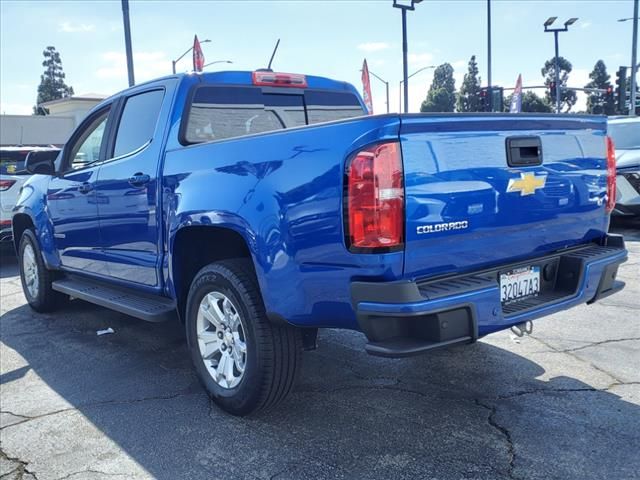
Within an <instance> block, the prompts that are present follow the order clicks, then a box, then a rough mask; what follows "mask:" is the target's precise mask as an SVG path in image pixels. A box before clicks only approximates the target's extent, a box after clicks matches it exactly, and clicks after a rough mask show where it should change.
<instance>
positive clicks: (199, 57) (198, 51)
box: [193, 35, 204, 72]
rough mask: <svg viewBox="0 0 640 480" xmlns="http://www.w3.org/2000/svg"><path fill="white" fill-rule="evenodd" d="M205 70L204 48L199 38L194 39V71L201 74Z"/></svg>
mask: <svg viewBox="0 0 640 480" xmlns="http://www.w3.org/2000/svg"><path fill="white" fill-rule="evenodd" d="M203 68H204V53H202V47H200V41H199V40H198V36H197V35H196V36H194V37H193V71H194V72H201V71H202V69H203Z"/></svg>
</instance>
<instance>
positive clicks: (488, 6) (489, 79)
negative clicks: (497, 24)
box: [487, 0, 493, 111]
mask: <svg viewBox="0 0 640 480" xmlns="http://www.w3.org/2000/svg"><path fill="white" fill-rule="evenodd" d="M487 86H488V87H489V102H491V0H487ZM492 111H493V110H492Z"/></svg>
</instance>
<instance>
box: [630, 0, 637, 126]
mask: <svg viewBox="0 0 640 480" xmlns="http://www.w3.org/2000/svg"><path fill="white" fill-rule="evenodd" d="M637 75H638V0H635V1H634V2H633V44H632V45H631V95H630V97H631V105H629V115H635V114H636V85H637V80H636V77H637Z"/></svg>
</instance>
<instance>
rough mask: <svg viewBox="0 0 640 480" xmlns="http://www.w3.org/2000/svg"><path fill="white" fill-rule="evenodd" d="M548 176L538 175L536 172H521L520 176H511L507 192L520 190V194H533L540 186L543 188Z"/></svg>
mask: <svg viewBox="0 0 640 480" xmlns="http://www.w3.org/2000/svg"><path fill="white" fill-rule="evenodd" d="M546 182H547V176H546V175H541V176H539V177H537V176H536V174H535V173H521V174H520V178H511V179H510V180H509V185H507V193H510V192H520V196H522V197H524V196H525V195H533V194H534V193H536V190H537V189H538V188H543V187H544V184H545V183H546Z"/></svg>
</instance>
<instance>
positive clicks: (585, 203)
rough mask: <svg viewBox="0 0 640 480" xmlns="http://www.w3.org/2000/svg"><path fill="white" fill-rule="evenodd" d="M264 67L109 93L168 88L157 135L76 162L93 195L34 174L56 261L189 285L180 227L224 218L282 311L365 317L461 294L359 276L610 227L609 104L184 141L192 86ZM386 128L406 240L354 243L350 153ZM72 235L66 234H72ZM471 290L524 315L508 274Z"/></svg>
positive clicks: (151, 282)
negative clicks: (381, 286)
mask: <svg viewBox="0 0 640 480" xmlns="http://www.w3.org/2000/svg"><path fill="white" fill-rule="evenodd" d="M251 81H252V80H251V72H219V73H212V74H190V75H178V76H173V77H167V78H164V79H160V80H156V81H154V82H150V83H148V84H145V85H141V86H136V87H135V88H134V89H132V90H128V91H125V92H122V93H121V94H118V95H116V96H115V97H113V98H111V99H108V100H107V101H106V102H105V103H111V104H113V105H118V102H120V101H123V100H122V99H123V98H125V97H126V96H128V95H132V94H134V93H136V92H140V91H144V90H145V89H153V88H163V89H165V90H166V95H165V100H164V103H163V106H162V110H161V113H160V119H159V121H158V126H157V128H156V131H155V135H154V139H153V142H151V144H150V145H149V146H148V147H147V148H146V150H144V151H142V152H140V153H137V154H136V155H132V156H131V157H129V158H127V157H125V158H122V159H118V160H115V161H105V162H104V163H102V164H100V165H98V166H97V167H95V171H93V170H91V171H89V170H88V169H85V170H81V171H79V172H78V173H76V174H75V175H80V176H82V175H84V176H85V177H87V176H88V177H87V178H90V179H91V181H93V179H95V180H96V191H95V193H92V194H91V196H90V197H86V196H84V197H81V200H78V199H77V198H78V195H77V192H75V191H74V185H76V183H77V182H76V180H77V179H68V178H66V179H65V178H59V177H46V176H34V177H33V178H32V179H31V180H29V181H28V182H27V184H26V185H25V187H24V188H23V191H22V194H21V197H20V200H19V202H18V205H17V207H16V210H15V214H17V215H27V216H29V217H30V218H31V220H32V222H33V223H34V225H35V228H36V230H37V233H38V239H39V241H40V247H41V249H42V251H43V255H44V257H45V260H46V262H47V264H48V265H49V266H50V267H51V268H55V269H61V270H63V271H84V272H85V273H86V274H90V275H94V276H97V277H98V278H101V279H103V280H106V281H110V282H113V283H117V284H119V285H124V286H126V287H128V288H131V289H137V290H140V291H145V292H152V293H156V294H158V295H163V296H166V297H170V298H176V297H177V295H178V292H179V290H180V289H179V285H176V281H179V279H176V275H175V270H176V266H178V265H180V264H181V262H183V261H184V258H182V257H181V256H183V255H186V254H188V252H176V251H175V250H174V246H175V243H176V236H177V235H178V233H179V232H180V231H181V229H183V228H187V227H193V226H201V227H217V228H225V229H229V230H232V231H234V232H237V233H238V234H239V235H240V237H241V238H243V239H244V242H245V243H246V245H247V247H248V249H249V251H250V253H251V257H252V260H253V263H254V266H255V270H256V274H257V278H258V281H259V284H260V288H261V291H262V296H263V299H264V303H265V307H266V310H267V312H268V313H269V314H270V315H272V316H274V317H278V318H282V319H285V320H286V321H287V322H289V323H291V324H293V325H298V326H309V327H337V328H348V329H359V328H360V327H359V324H358V320H357V312H356V310H357V309H358V308H359V309H361V310H362V311H363V312H368V313H372V312H376V311H380V312H386V313H389V312H391V313H393V311H394V310H393V309H396V310H397V311H398V312H400V313H402V312H404V313H406V312H419V311H422V310H424V309H432V308H436V307H437V308H439V307H441V306H442V307H446V306H447V305H449V304H451V305H453V304H455V303H456V302H459V301H460V300H461V299H460V298H449V299H447V298H444V299H438V300H436V302H437V305H436V304H434V303H433V301H428V300H425V301H424V302H413V303H395V304H393V303H392V304H389V303H388V302H386V303H385V302H381V303H376V302H364V303H360V304H359V305H357V306H354V305H353V303H352V298H351V284H352V282H354V281H367V282H392V281H398V280H406V281H418V280H424V279H427V278H431V277H434V276H443V275H449V274H454V273H455V274H459V273H467V272H473V271H476V270H480V269H483V268H488V267H494V266H498V265H502V264H507V263H510V262H515V261H520V260H525V259H527V258H533V257H536V256H541V255H544V254H546V253H549V252H554V251H557V250H561V249H564V248H568V247H573V246H577V245H582V244H587V243H590V242H599V241H602V240H603V239H604V238H605V236H606V232H607V229H608V222H609V216H608V214H607V213H606V212H605V208H604V199H605V196H606V159H605V148H604V135H605V129H606V124H605V119H604V118H598V117H582V116H550V115H548V116H533V115H518V116H514V115H511V116H506V115H455V116H454V115H378V116H363V117H358V118H353V119H348V120H341V121H336V122H330V123H325V124H317V125H309V126H304V127H299V128H292V129H288V130H280V131H275V132H268V133H263V134H255V135H249V136H244V137H238V138H232V139H226V140H218V141H213V142H208V143H203V144H197V145H190V146H185V145H182V144H181V142H180V135H179V134H180V127H181V121H182V118H183V116H184V113H185V104H187V102H188V98H189V95H190V92H191V90H192V87H194V86H195V85H198V84H202V83H204V84H212V85H218V84H230V85H251ZM307 81H308V88H314V89H321V90H330V91H331V90H333V91H346V92H352V93H354V94H355V95H358V94H357V92H356V90H355V89H354V87H352V86H351V85H349V84H346V83H343V82H336V81H333V80H329V79H324V78H321V77H313V76H308V77H307ZM358 98H360V97H359V96H358ZM359 101H360V103H362V101H361V100H359ZM100 108H101V106H98V107H96V109H100ZM512 136H533V137H540V139H541V142H542V151H543V158H544V162H543V163H542V164H541V165H537V166H533V167H521V168H511V167H508V166H507V165H506V153H505V140H506V138H507V137H512ZM381 141H399V142H400V143H401V151H402V158H403V165H404V173H405V200H406V225H405V229H406V231H405V236H406V238H405V246H404V248H403V249H401V250H399V251H396V252H393V253H384V254H356V253H351V252H349V251H348V249H347V247H346V245H345V229H344V214H343V206H344V202H343V195H344V193H343V192H344V172H345V163H346V161H347V160H348V158H349V157H350V156H351V155H352V154H353V153H355V152H357V151H358V150H359V149H361V148H362V147H365V146H367V145H370V144H372V143H376V142H381ZM142 171H144V173H149V174H150V176H151V181H150V182H149V184H147V185H146V186H145V187H144V188H132V187H131V185H129V184H128V183H127V181H126V180H127V178H128V177H129V176H131V175H133V174H135V173H138V172H142ZM523 173H532V174H535V175H536V176H538V177H541V176H544V178H545V179H546V184H545V186H544V188H540V189H539V190H536V191H535V193H533V194H531V195H521V194H520V193H518V192H508V191H507V186H508V184H509V181H510V180H512V179H518V178H520V176H521V174H523ZM67 177H68V176H67ZM72 180H73V181H72ZM65 182H66V183H65ZM56 195H57V196H58V197H56ZM64 195H66V196H67V197H68V198H69V201H68V202H66V203H63V202H64V200H63V197H64ZM67 197H64V198H67ZM90 198H93V201H91V200H90ZM74 202H76V204H77V206H74V205H76V204H74ZM65 208H66V209H67V210H68V211H67V212H66V213H65V210H64V209H65ZM69 209H71V210H73V211H71V210H69ZM463 221H464V222H467V227H466V228H464V229H460V230H453V231H442V232H439V233H431V234H427V235H425V234H418V233H417V231H418V227H420V226H428V225H437V224H441V223H450V222H463ZM54 234H55V236H54ZM61 234H64V235H65V237H64V242H66V243H60V242H58V241H57V240H61V238H58V237H61ZM211 248H215V245H212V246H211ZM614 260H615V259H614ZM612 261H613V260H612ZM605 263H606V262H605ZM602 268H603V267H602V265H593V266H591V267H590V268H589V269H587V270H586V272H585V277H584V279H583V282H582V284H581V285H582V286H581V288H580V291H579V292H578V294H577V295H576V297H575V298H573V299H571V300H570V301H566V302H564V303H563V304H562V305H554V306H548V307H545V308H544V309H540V310H537V311H535V312H529V313H528V314H527V315H526V316H524V317H522V318H517V320H518V322H522V321H524V320H527V319H531V318H537V317H538V316H541V315H546V314H548V313H552V312H553V311H556V310H558V309H562V308H567V307H569V306H572V305H574V304H577V303H582V302H584V301H587V300H589V299H590V298H592V297H593V294H595V290H593V289H594V288H595V287H594V284H597V282H595V281H594V280H593V279H594V278H595V277H596V276H597V275H599V274H600V273H601V272H602ZM592 277H593V278H592ZM587 284H588V285H590V286H589V287H586V285H587ZM465 301H467V302H472V303H473V304H474V305H475V307H476V309H477V312H478V318H479V321H478V327H479V332H480V334H481V335H482V334H486V333H490V332H492V331H496V330H500V329H503V328H506V327H508V326H510V325H511V324H513V323H514V319H513V318H511V319H510V320H509V321H506V320H505V319H504V318H503V317H502V316H500V315H498V316H495V315H493V313H491V314H490V312H493V311H494V309H495V308H496V305H498V307H499V292H498V287H497V284H496V288H491V289H484V290H482V291H477V292H474V293H473V294H469V295H468V296H467V297H466V298H465Z"/></svg>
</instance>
